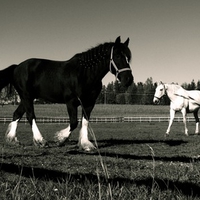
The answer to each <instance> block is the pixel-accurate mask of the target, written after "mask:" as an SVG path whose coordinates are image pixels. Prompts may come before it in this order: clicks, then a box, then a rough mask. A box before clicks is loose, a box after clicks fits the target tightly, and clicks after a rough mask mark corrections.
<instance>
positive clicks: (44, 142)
mask: <svg viewBox="0 0 200 200" xmlns="http://www.w3.org/2000/svg"><path fill="white" fill-rule="evenodd" d="M33 143H34V145H35V146H37V147H42V148H43V147H49V145H48V143H47V141H46V140H44V139H43V140H42V141H37V140H34V139H33Z"/></svg>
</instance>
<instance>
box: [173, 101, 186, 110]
mask: <svg viewBox="0 0 200 200" xmlns="http://www.w3.org/2000/svg"><path fill="white" fill-rule="evenodd" d="M171 108H172V109H173V110H175V111H181V110H182V109H183V108H186V109H189V104H188V100H186V99H181V98H179V99H177V100H176V101H172V102H171Z"/></svg>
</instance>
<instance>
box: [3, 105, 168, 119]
mask: <svg viewBox="0 0 200 200" xmlns="http://www.w3.org/2000/svg"><path fill="white" fill-rule="evenodd" d="M16 108H17V106H13V105H5V106H3V107H0V117H11V116H12V114H13V112H14V110H15V109H16ZM35 113H36V117H49V116H51V117H66V116H68V114H67V109H66V106H65V105H64V104H45V105H35ZM80 114H81V109H80V107H79V115H80ZM109 116H111V117H119V116H122V117H127V116H169V106H160V105H110V104H107V105H104V104H96V105H95V107H94V109H93V111H92V115H91V117H109Z"/></svg>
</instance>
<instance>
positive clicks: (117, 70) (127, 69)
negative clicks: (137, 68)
mask: <svg viewBox="0 0 200 200" xmlns="http://www.w3.org/2000/svg"><path fill="white" fill-rule="evenodd" d="M113 49H114V46H112V48H111V54H110V64H109V70H110V72H111V73H112V70H111V67H112V65H113V67H114V68H115V70H116V74H115V77H116V79H117V77H118V75H119V73H121V72H123V71H131V69H130V68H129V67H126V68H123V69H118V68H117V65H116V64H115V62H114V60H113Z"/></svg>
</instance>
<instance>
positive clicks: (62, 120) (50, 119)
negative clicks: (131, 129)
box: [0, 116, 195, 124]
mask: <svg viewBox="0 0 200 200" xmlns="http://www.w3.org/2000/svg"><path fill="white" fill-rule="evenodd" d="M169 119H170V118H169V117H149V116H143V117H93V118H91V119H90V122H93V123H109V122H111V123H117V122H168V121H169ZM11 121H12V118H7V117H0V123H3V124H6V123H10V122H11ZM79 121H81V119H79ZM182 121H183V119H182V117H175V118H174V122H182ZM187 121H188V122H194V121H195V120H194V118H193V117H187ZM20 122H21V123H25V124H26V123H28V121H27V119H26V118H22V119H21V120H20ZM37 123H43V124H44V123H57V124H62V123H69V118H66V117H40V118H37Z"/></svg>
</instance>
